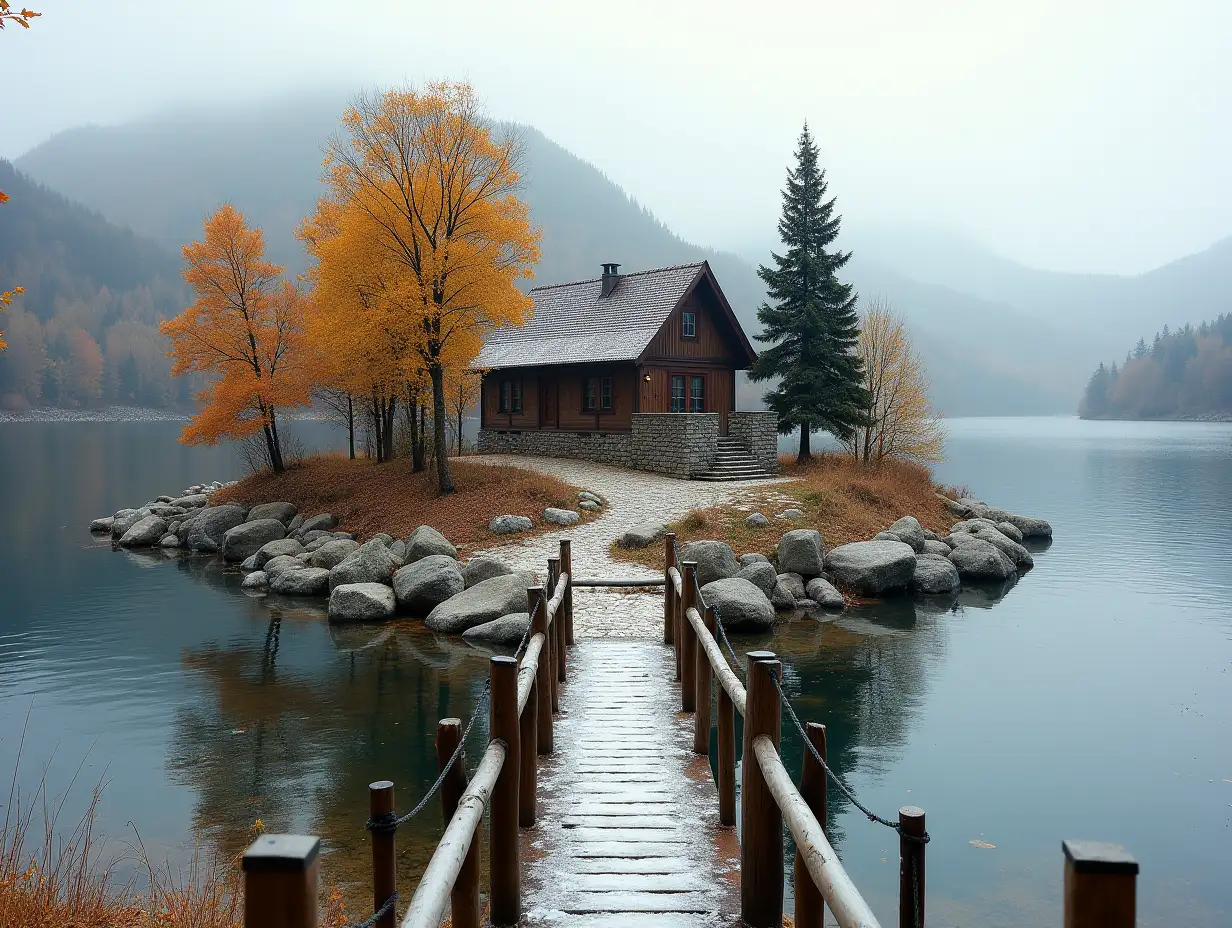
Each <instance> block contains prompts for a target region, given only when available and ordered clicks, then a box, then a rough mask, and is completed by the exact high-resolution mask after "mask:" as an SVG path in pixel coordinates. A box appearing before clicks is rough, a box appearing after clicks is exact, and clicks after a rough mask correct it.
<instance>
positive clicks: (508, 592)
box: [424, 571, 535, 635]
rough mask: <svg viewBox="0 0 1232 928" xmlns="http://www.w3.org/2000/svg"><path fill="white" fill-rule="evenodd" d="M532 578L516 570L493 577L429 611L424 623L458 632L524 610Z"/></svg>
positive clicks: (455, 633)
mask: <svg viewBox="0 0 1232 928" xmlns="http://www.w3.org/2000/svg"><path fill="white" fill-rule="evenodd" d="M534 584H535V578H534V576H533V575H532V574H530V573H528V572H523V571H519V572H516V573H512V574H506V575H505V576H503V577H492V578H491V579H489V580H484V581H482V582H480V583H476V584H475V585H474V586H473V587H471V588H470V589H468V590H463V591H462V592H461V593H459V594H458V595H457V596H452V597H450V598H449V599H447V600H445V601H444V602H443V603H441V604H440V605H439V606H437V607H436V608H435V609H433V610H432V611H431V612H430V613H428V618H427V619H426V620H425V621H424V625H426V626H427V627H428V628H430V629H432V631H434V632H445V633H447V634H450V635H458V634H461V633H462V632H464V631H466V630H467V629H468V628H474V627H475V626H476V625H482V624H483V623H484V622H491V621H492V620H493V619H499V618H500V617H501V616H505V615H509V614H510V613H512V612H520V611H522V610H525V609H526V588H527V587H530V586H534Z"/></svg>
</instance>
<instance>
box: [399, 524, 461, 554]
mask: <svg viewBox="0 0 1232 928" xmlns="http://www.w3.org/2000/svg"><path fill="white" fill-rule="evenodd" d="M429 554H443V555H445V556H446V557H451V558H453V559H454V560H455V561H456V560H457V559H458V549H457V548H455V547H454V546H453V545H451V544H450V543H449V539H448V538H446V537H445V536H444V535H442V534H441V533H440V532H438V531H437V530H436V529H434V528H433V527H432V526H431V525H421V526H419V528H417V529H415V531H413V532H411V534H410V536H409V537H408V538H407V539H406V558H405V560H406V563H408V564H412V563H414V562H415V561H417V560H419V559H420V558H421V557H427V556H428V555H429Z"/></svg>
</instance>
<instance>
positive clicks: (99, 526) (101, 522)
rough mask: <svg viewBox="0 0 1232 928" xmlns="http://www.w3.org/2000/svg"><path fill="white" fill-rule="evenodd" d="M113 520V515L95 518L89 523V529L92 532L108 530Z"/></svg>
mask: <svg viewBox="0 0 1232 928" xmlns="http://www.w3.org/2000/svg"><path fill="white" fill-rule="evenodd" d="M114 521H115V516H103V517H102V518H101V519H95V520H94V521H93V522H91V523H90V531H92V532H110V531H111V523H112V522H114Z"/></svg>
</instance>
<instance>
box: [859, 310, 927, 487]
mask: <svg viewBox="0 0 1232 928" xmlns="http://www.w3.org/2000/svg"><path fill="white" fill-rule="evenodd" d="M860 322H861V325H860V341H859V346H858V348H857V350H858V351H859V353H860V356H861V357H862V358H863V360H864V387H865V389H866V390H867V391H868V394H869V408H868V421H869V423H870V424H869V425H868V426H864V427H861V428H857V429H856V431H855V434H854V435H853V436H852V437H851V439H849V440H848V441H847V442H846V445H847V449H848V450H849V451H850V452H851V453H852V454H853V455H854V456H855V458H856V459H857V460H859V461H862V462H864V463H865V464H877V463H879V462H880V461H881V460H882V459H883V458H886V457H900V458H911V459H914V460H917V461H940V460H941V452H942V448H943V447H944V444H945V426H944V425H943V424H942V423H941V421H940V419H938V418H937V413H936V411H935V410H934V409H933V408H932V404H931V403H930V402H929V399H928V391H929V389H930V384H929V382H928V376H927V374H926V373H925V371H924V365H923V363H922V362H921V361H920V356H919V355H918V354H917V353H916V350H915V348H914V347H913V346H912V344H911V340H910V337H909V334H908V332H907V325H906V323H905V322H904V321H903V318H902V316H900V315H899V314H898V313H896V312H894V310H893V309H892V308H891V307H890V306H889V304H888V303H886V302H884V301H883V300H879V299H874V300H872V301H871V302H870V304H869V306H868V308H867V309H866V310H865V311H864V313H863V316H862V318H861V320H860Z"/></svg>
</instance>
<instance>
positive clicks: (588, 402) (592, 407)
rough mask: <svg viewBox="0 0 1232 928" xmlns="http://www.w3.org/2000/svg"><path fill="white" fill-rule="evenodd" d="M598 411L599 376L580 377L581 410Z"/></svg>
mask: <svg viewBox="0 0 1232 928" xmlns="http://www.w3.org/2000/svg"><path fill="white" fill-rule="evenodd" d="M598 411H599V378H598V377H583V378H582V412H598Z"/></svg>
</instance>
